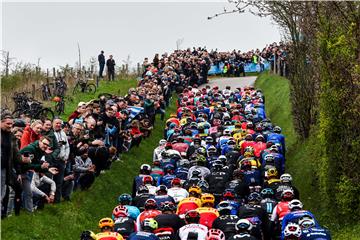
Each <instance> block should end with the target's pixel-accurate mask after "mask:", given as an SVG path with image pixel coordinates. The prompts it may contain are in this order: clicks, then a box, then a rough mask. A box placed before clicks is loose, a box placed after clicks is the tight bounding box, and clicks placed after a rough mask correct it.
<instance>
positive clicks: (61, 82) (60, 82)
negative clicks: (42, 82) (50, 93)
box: [54, 77, 67, 96]
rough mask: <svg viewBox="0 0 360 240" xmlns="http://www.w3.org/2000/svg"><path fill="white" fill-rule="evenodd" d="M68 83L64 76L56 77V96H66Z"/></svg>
mask: <svg viewBox="0 0 360 240" xmlns="http://www.w3.org/2000/svg"><path fill="white" fill-rule="evenodd" d="M66 90H67V84H66V82H65V78H64V77H57V78H55V87H54V96H65V93H66Z"/></svg>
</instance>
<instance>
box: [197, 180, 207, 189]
mask: <svg viewBox="0 0 360 240" xmlns="http://www.w3.org/2000/svg"><path fill="white" fill-rule="evenodd" d="M197 186H198V187H199V188H200V189H201V192H207V191H208V190H209V187H210V186H209V184H208V182H207V181H206V180H200V181H199V182H198V183H197Z"/></svg>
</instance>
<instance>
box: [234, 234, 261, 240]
mask: <svg viewBox="0 0 360 240" xmlns="http://www.w3.org/2000/svg"><path fill="white" fill-rule="evenodd" d="M238 239H241V240H259V239H257V238H256V237H254V236H251V235H250V234H248V233H239V234H236V235H234V236H232V237H231V238H229V239H228V240H238Z"/></svg>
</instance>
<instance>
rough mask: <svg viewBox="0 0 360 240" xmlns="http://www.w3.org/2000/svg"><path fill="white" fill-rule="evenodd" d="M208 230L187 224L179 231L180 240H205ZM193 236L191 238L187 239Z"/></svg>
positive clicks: (194, 224)
mask: <svg viewBox="0 0 360 240" xmlns="http://www.w3.org/2000/svg"><path fill="white" fill-rule="evenodd" d="M207 232H208V228H207V227H206V226H204V225H202V224H196V223H192V224H187V225H185V226H183V227H181V228H180V229H179V234H178V235H179V238H180V240H188V239H191V240H205V238H206V234H207ZM190 236H194V237H193V238H188V237H190Z"/></svg>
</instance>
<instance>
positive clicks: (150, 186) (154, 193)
mask: <svg viewBox="0 0 360 240" xmlns="http://www.w3.org/2000/svg"><path fill="white" fill-rule="evenodd" d="M146 187H147V188H148V189H149V193H150V194H152V195H156V187H155V186H153V185H150V184H146Z"/></svg>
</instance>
